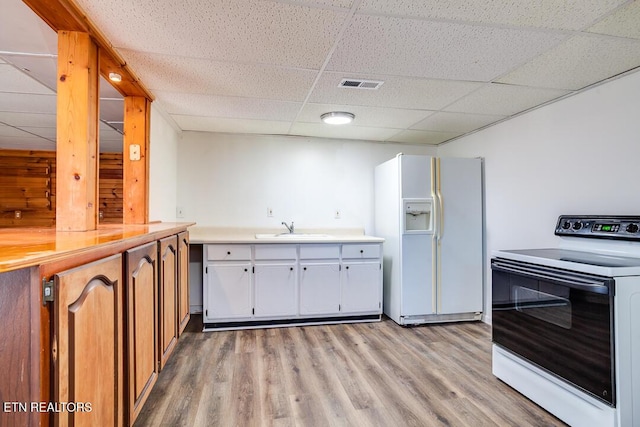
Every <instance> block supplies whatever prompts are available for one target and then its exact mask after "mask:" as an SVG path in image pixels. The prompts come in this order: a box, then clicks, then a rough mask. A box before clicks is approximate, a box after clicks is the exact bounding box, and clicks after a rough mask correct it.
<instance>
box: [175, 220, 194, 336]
mask: <svg viewBox="0 0 640 427" xmlns="http://www.w3.org/2000/svg"><path fill="white" fill-rule="evenodd" d="M189 295H190V289H189V232H188V231H184V232H182V233H180V234H178V336H180V334H182V332H183V331H184V329H185V328H186V327H187V324H188V323H189V320H190V319H191V306H190V305H189V304H190V301H189Z"/></svg>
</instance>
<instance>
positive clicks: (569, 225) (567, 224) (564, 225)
mask: <svg viewBox="0 0 640 427" xmlns="http://www.w3.org/2000/svg"><path fill="white" fill-rule="evenodd" d="M562 228H564V229H565V230H568V229H570V228H571V223H570V222H569V221H565V222H563V223H562Z"/></svg>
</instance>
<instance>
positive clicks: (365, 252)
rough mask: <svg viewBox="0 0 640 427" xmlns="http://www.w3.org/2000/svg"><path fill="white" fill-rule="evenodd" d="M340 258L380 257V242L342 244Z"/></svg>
mask: <svg viewBox="0 0 640 427" xmlns="http://www.w3.org/2000/svg"><path fill="white" fill-rule="evenodd" d="M342 258H343V259H344V258H356V259H357V258H380V244H378V243H361V244H353V245H342Z"/></svg>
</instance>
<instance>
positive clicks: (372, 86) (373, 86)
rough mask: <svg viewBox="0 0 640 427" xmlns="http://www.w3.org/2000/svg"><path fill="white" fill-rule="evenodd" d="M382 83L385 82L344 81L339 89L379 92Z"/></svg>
mask: <svg viewBox="0 0 640 427" xmlns="http://www.w3.org/2000/svg"><path fill="white" fill-rule="evenodd" d="M382 83H384V82H382V81H379V80H361V79H342V81H341V82H340V84H339V85H338V87H346V88H353V89H369V90H377V89H379V88H380V86H382Z"/></svg>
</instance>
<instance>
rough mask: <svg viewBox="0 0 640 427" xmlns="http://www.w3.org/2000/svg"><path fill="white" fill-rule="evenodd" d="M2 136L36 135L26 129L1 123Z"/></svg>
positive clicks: (0, 132)
mask: <svg viewBox="0 0 640 427" xmlns="http://www.w3.org/2000/svg"><path fill="white" fill-rule="evenodd" d="M0 136H5V137H11V138H13V137H15V138H31V137H33V136H34V135H31V134H29V133H28V132H26V131H23V130H22V129H18V128H15V127H13V126H7V125H4V124H2V123H0Z"/></svg>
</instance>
